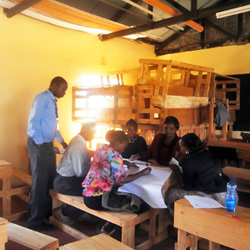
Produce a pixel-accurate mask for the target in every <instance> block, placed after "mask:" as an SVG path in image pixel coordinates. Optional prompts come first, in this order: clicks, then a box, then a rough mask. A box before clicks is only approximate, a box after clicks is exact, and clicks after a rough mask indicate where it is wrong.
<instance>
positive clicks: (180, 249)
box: [175, 229, 187, 250]
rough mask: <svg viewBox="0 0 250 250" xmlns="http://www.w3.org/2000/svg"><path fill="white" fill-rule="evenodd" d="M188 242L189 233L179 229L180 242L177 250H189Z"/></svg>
mask: <svg viewBox="0 0 250 250" xmlns="http://www.w3.org/2000/svg"><path fill="white" fill-rule="evenodd" d="M186 240H187V233H186V232H185V231H183V230H181V229H178V241H177V244H176V247H175V248H176V249H175V250H186V249H187V246H186Z"/></svg>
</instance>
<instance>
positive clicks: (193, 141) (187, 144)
mask: <svg viewBox="0 0 250 250" xmlns="http://www.w3.org/2000/svg"><path fill="white" fill-rule="evenodd" d="M179 145H180V153H181V154H182V155H188V154H189V153H193V152H197V151H201V150H203V149H204V146H203V143H202V141H201V140H200V138H199V137H198V136H197V135H196V134H194V133H188V134H186V135H184V136H183V137H182V138H181V139H180V141H179Z"/></svg>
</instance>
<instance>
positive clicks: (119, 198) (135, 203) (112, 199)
mask: <svg viewBox="0 0 250 250" xmlns="http://www.w3.org/2000/svg"><path fill="white" fill-rule="evenodd" d="M102 196H103V197H102V206H103V207H104V208H106V209H108V210H110V211H117V212H122V211H124V212H134V213H136V212H138V211H139V210H140V206H141V203H142V200H141V198H139V197H138V196H136V195H134V194H129V193H123V192H118V191H106V192H104V193H103V195H102Z"/></svg>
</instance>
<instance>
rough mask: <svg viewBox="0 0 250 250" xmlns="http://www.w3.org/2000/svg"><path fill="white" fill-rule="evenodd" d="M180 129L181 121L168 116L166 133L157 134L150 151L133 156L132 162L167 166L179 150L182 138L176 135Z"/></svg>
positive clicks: (165, 123) (165, 124)
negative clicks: (141, 161) (146, 162)
mask: <svg viewBox="0 0 250 250" xmlns="http://www.w3.org/2000/svg"><path fill="white" fill-rule="evenodd" d="M179 127H180V124H179V121H178V120H177V119H176V118H175V117H174V116H168V117H167V118H166V119H165V121H164V131H165V133H160V134H157V135H156V136H155V137H154V140H153V142H152V144H151V146H150V148H149V150H147V151H145V152H141V153H140V154H139V155H132V156H131V160H143V161H148V162H150V163H151V164H153V165H158V166H160V165H162V166H167V165H168V163H169V161H170V160H171V158H172V157H174V156H175V154H176V152H177V151H178V150H179V140H180V138H179V137H178V136H177V134H176V131H177V130H178V129H179Z"/></svg>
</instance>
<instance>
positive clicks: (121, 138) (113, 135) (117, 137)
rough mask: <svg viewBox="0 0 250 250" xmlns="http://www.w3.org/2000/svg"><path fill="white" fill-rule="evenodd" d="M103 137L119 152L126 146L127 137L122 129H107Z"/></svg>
mask: <svg viewBox="0 0 250 250" xmlns="http://www.w3.org/2000/svg"><path fill="white" fill-rule="evenodd" d="M105 139H106V140H107V141H108V142H109V143H110V146H111V147H112V148H114V149H115V150H116V151H117V152H119V153H120V154H121V153H122V152H123V151H124V150H125V148H126V147H127V146H128V137H127V135H126V134H125V133H124V132H123V131H118V130H117V131H116V130H109V131H108V132H107V133H106V135H105Z"/></svg>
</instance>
